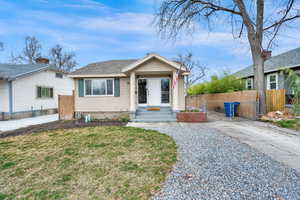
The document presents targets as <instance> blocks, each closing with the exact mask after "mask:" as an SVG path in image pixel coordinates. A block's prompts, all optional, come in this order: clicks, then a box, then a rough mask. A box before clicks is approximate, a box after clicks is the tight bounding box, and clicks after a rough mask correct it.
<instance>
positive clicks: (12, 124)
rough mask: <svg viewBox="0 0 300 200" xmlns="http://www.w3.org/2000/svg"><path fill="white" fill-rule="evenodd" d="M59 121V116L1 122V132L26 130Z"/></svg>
mask: <svg viewBox="0 0 300 200" xmlns="http://www.w3.org/2000/svg"><path fill="white" fill-rule="evenodd" d="M57 120H58V114H54V115H44V116H39V117H31V118H25V119H18V120H9V121H0V132H3V131H12V130H15V129H19V128H24V127H27V126H31V125H37V124H44V123H48V122H54V121H57Z"/></svg>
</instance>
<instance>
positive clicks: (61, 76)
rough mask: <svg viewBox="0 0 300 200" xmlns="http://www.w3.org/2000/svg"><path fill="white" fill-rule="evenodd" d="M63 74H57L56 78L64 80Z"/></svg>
mask: <svg viewBox="0 0 300 200" xmlns="http://www.w3.org/2000/svg"><path fill="white" fill-rule="evenodd" d="M63 76H64V75H63V74H62V73H55V77H56V78H63Z"/></svg>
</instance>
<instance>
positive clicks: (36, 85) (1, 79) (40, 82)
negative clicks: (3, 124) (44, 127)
mask: <svg viewBox="0 0 300 200" xmlns="http://www.w3.org/2000/svg"><path fill="white" fill-rule="evenodd" d="M38 62H39V63H38V64H0V120H6V119H17V118H25V117H31V116H37V115H42V114H52V113H56V112H57V107H58V95H59V94H60V95H72V90H73V86H74V83H73V80H72V79H71V78H69V77H67V74H66V73H64V72H61V71H60V70H58V69H57V68H56V67H54V66H51V65H49V64H48V63H47V62H48V61H47V59H39V60H38Z"/></svg>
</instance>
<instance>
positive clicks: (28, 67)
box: [0, 64, 59, 80]
mask: <svg viewBox="0 0 300 200" xmlns="http://www.w3.org/2000/svg"><path fill="white" fill-rule="evenodd" d="M50 69H51V70H55V71H59V70H58V69H57V68H56V67H54V66H52V65H49V64H0V79H3V80H14V79H17V78H20V77H23V76H26V75H30V74H33V73H36V72H41V71H45V70H50Z"/></svg>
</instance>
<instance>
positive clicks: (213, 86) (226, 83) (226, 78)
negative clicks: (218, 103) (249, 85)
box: [188, 73, 246, 95]
mask: <svg viewBox="0 0 300 200" xmlns="http://www.w3.org/2000/svg"><path fill="white" fill-rule="evenodd" d="M245 89H246V88H245V82H244V81H243V80H241V79H239V78H237V77H235V76H233V75H228V74H227V73H224V75H223V76H221V77H218V76H212V77H211V80H210V81H209V82H204V83H199V84H197V85H193V86H191V87H190V88H189V89H188V95H198V94H213V93H225V92H235V91H241V90H245Z"/></svg>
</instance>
